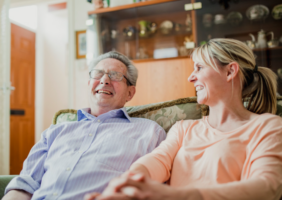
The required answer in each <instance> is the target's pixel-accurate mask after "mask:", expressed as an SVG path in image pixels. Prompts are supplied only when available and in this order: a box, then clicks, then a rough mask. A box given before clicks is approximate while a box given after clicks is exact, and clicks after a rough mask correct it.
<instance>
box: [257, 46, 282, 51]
mask: <svg viewBox="0 0 282 200" xmlns="http://www.w3.org/2000/svg"><path fill="white" fill-rule="evenodd" d="M279 49H281V50H282V46H279V47H272V48H263V49H253V51H269V50H279Z"/></svg>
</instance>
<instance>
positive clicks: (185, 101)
mask: <svg viewBox="0 0 282 200" xmlns="http://www.w3.org/2000/svg"><path fill="white" fill-rule="evenodd" d="M126 110H127V112H128V114H129V116H130V117H141V118H147V119H151V120H153V121H156V122H157V123H158V124H159V125H160V126H162V127H163V128H164V129H165V130H166V132H167V131H168V130H169V129H170V128H171V126H172V125H173V124H174V123H175V122H176V121H179V120H186V119H200V118H201V117H202V116H203V115H207V114H208V107H207V106H205V105H201V106H199V105H198V104H197V99H196V97H191V98H182V99H176V100H172V101H166V102H161V103H154V104H148V105H143V106H132V107H126ZM276 114H277V115H279V116H281V117H282V97H277V113H276ZM71 121H77V111H76V110H72V109H67V110H61V111H59V112H57V113H56V114H55V116H54V119H53V124H59V123H62V122H71ZM13 177H14V176H0V199H1V198H2V196H3V194H4V189H5V187H6V185H7V184H8V183H9V182H10V180H11V179H12V178H13Z"/></svg>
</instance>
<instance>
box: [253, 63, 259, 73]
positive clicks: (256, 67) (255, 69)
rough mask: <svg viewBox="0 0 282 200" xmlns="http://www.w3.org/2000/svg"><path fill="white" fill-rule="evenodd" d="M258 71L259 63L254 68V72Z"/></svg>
mask: <svg viewBox="0 0 282 200" xmlns="http://www.w3.org/2000/svg"><path fill="white" fill-rule="evenodd" d="M257 71H258V65H257V64H256V65H255V68H254V70H253V73H255V72H257Z"/></svg>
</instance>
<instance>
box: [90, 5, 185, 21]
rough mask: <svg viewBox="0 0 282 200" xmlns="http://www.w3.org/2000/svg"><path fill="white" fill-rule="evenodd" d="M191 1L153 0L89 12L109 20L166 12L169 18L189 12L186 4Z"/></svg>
mask: <svg viewBox="0 0 282 200" xmlns="http://www.w3.org/2000/svg"><path fill="white" fill-rule="evenodd" d="M189 2H190V0H188V1H187V0H152V1H145V2H139V3H132V4H127V5H122V6H116V7H110V8H101V9H97V10H93V11H90V12H88V15H93V14H97V15H98V16H99V17H102V18H106V19H108V20H111V21H118V20H124V19H135V18H140V17H146V16H156V15H159V14H166V15H167V19H168V20H169V19H170V18H171V16H170V14H172V13H179V12H187V11H185V10H184V4H186V3H189Z"/></svg>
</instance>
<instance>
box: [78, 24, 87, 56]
mask: <svg viewBox="0 0 282 200" xmlns="http://www.w3.org/2000/svg"><path fill="white" fill-rule="evenodd" d="M86 45H87V44H86V30H82V31H76V58H77V59H81V58H86V51H87V48H86Z"/></svg>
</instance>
